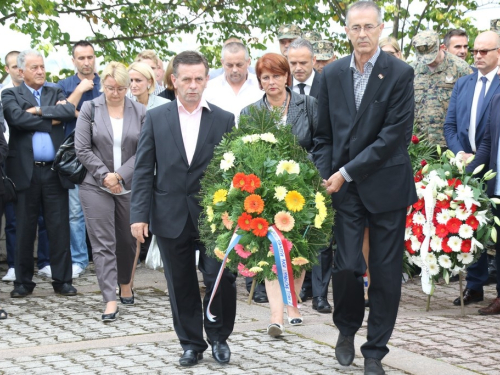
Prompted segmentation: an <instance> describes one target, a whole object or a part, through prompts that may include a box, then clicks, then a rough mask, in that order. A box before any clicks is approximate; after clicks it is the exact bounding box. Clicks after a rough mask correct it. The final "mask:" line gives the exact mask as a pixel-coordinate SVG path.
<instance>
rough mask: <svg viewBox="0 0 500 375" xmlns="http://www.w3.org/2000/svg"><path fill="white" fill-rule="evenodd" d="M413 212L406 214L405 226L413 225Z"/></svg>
mask: <svg viewBox="0 0 500 375" xmlns="http://www.w3.org/2000/svg"><path fill="white" fill-rule="evenodd" d="M413 214H414V212H412V213H411V214H409V215H408V216H406V225H405V227H406V228H409V227H411V226H412V225H413Z"/></svg>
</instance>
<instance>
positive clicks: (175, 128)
mask: <svg viewBox="0 0 500 375" xmlns="http://www.w3.org/2000/svg"><path fill="white" fill-rule="evenodd" d="M172 103H173V104H172V105H170V106H168V112H169V113H168V114H167V124H168V127H169V128H170V132H171V133H172V137H173V139H174V142H175V144H176V146H177V149H178V150H179V153H180V154H181V156H182V160H184V163H186V165H189V163H188V160H187V156H186V149H185V148H184V141H183V140H182V132H181V123H180V121H179V110H178V109H177V100H174V101H173V102H172ZM174 112H175V113H174Z"/></svg>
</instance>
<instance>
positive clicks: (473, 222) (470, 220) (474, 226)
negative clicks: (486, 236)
mask: <svg viewBox="0 0 500 375" xmlns="http://www.w3.org/2000/svg"><path fill="white" fill-rule="evenodd" d="M465 224H467V225H470V227H471V228H472V229H474V230H477V228H478V227H479V221H478V220H477V219H476V217H475V216H474V215H471V216H469V217H468V218H467V220H465Z"/></svg>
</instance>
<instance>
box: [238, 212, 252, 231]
mask: <svg viewBox="0 0 500 375" xmlns="http://www.w3.org/2000/svg"><path fill="white" fill-rule="evenodd" d="M251 223H252V215H249V214H247V213H246V212H243V213H242V214H241V216H240V217H239V218H238V226H239V227H240V228H241V229H243V230H250V229H252V228H251V227H250V224H251Z"/></svg>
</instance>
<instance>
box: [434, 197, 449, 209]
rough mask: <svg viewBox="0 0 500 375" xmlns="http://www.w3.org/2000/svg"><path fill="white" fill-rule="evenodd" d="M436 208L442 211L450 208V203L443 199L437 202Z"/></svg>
mask: <svg viewBox="0 0 500 375" xmlns="http://www.w3.org/2000/svg"><path fill="white" fill-rule="evenodd" d="M436 207H438V208H442V209H445V208H450V201H449V200H448V199H443V200H442V201H437V202H436Z"/></svg>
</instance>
